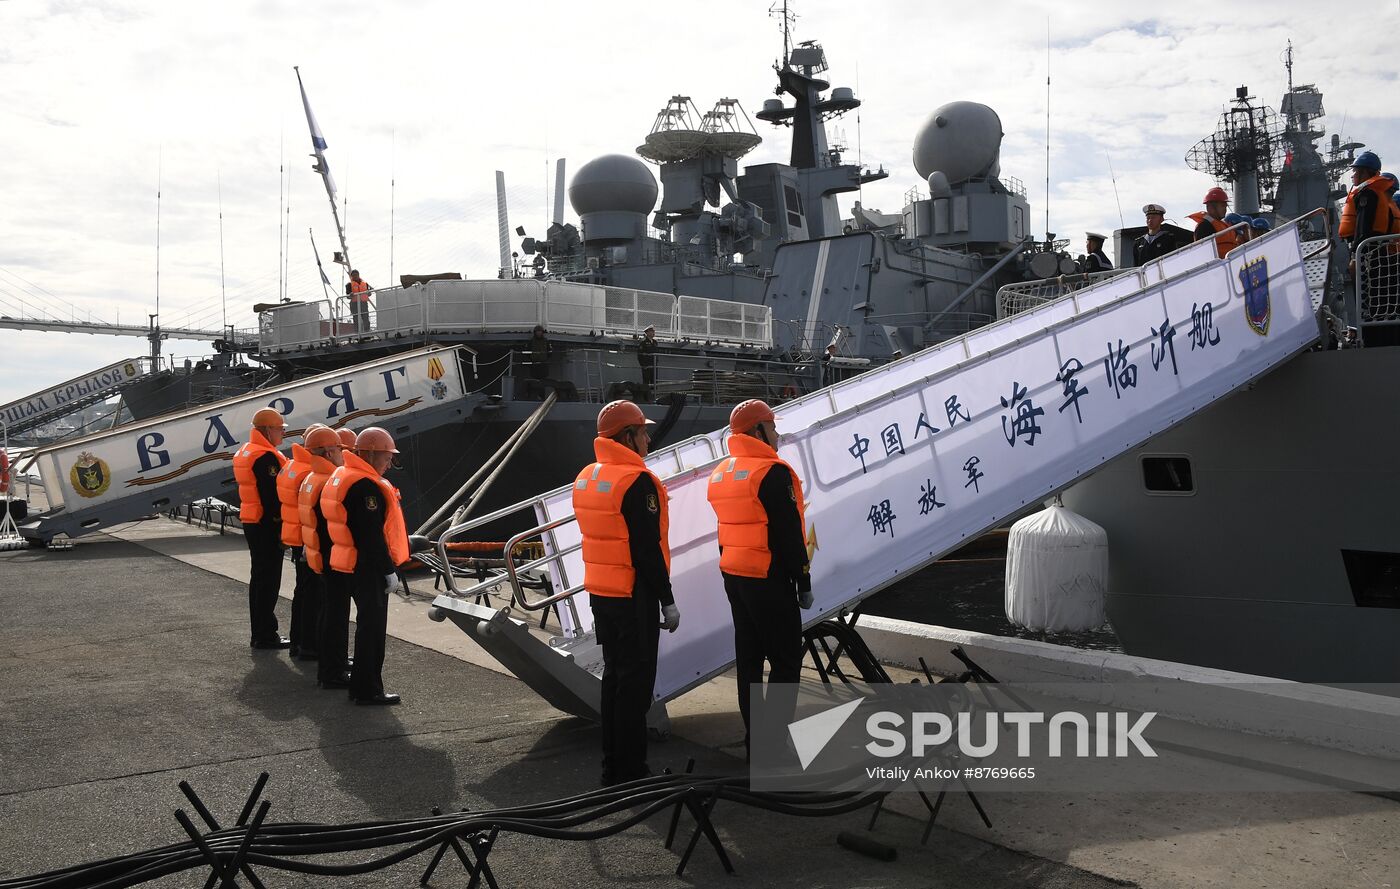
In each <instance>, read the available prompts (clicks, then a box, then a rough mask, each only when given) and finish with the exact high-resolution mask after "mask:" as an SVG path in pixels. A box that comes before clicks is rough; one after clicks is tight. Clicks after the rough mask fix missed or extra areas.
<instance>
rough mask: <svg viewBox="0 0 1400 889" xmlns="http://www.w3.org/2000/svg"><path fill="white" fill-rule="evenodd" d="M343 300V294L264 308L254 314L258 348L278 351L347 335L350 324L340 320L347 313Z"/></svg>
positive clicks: (329, 342)
mask: <svg viewBox="0 0 1400 889" xmlns="http://www.w3.org/2000/svg"><path fill="white" fill-rule="evenodd" d="M344 302H345V298H344V297H341V298H340V299H338V300H333V299H318V300H312V301H309V302H290V303H283V304H282V305H279V306H272V307H271V308H267V309H264V310H263V311H262V312H260V313H259V314H258V350H259V351H261V352H279V351H284V350H287V349H297V348H306V347H308V346H315V345H321V344H333V343H335V342H337V340H341V339H345V338H347V337H348V336H349V335H350V334H351V333H352V332H353V330H354V324H353V323H348V322H347V321H345V320H344V319H346V318H348V317H349V309H348V306H346V305H342V303H344ZM342 313H343V314H342Z"/></svg>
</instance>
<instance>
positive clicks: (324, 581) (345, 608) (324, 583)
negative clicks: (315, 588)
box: [316, 566, 350, 682]
mask: <svg viewBox="0 0 1400 889" xmlns="http://www.w3.org/2000/svg"><path fill="white" fill-rule="evenodd" d="M318 577H319V578H320V581H321V612H320V615H319V617H320V622H319V623H318V624H317V627H316V629H317V631H318V632H317V634H316V642H317V644H316V651H317V655H318V662H317V664H316V679H317V680H318V681H320V682H330V681H332V680H338V679H340V677H341V676H343V675H344V674H345V671H346V670H348V669H350V664H349V654H350V652H349V646H350V575H348V574H341V573H340V572H339V571H333V570H331V568H330V566H326V568H325V573H324V574H320V575H318Z"/></svg>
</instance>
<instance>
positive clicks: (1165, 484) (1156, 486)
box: [1142, 454, 1196, 495]
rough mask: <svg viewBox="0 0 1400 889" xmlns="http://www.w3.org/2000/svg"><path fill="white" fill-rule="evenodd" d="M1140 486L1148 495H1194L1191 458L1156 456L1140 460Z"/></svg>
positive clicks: (1174, 455)
mask: <svg viewBox="0 0 1400 889" xmlns="http://www.w3.org/2000/svg"><path fill="white" fill-rule="evenodd" d="M1142 486H1143V487H1144V488H1146V489H1147V493H1149V494H1177V495H1187V494H1194V493H1196V479H1195V476H1194V475H1193V474H1192V473H1191V458H1190V457H1187V456H1186V455H1184V454H1170V455H1168V454H1158V455H1153V456H1150V457H1143V458H1142Z"/></svg>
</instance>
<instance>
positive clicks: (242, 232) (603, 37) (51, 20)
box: [0, 0, 1400, 402]
mask: <svg viewBox="0 0 1400 889" xmlns="http://www.w3.org/2000/svg"><path fill="white" fill-rule="evenodd" d="M769 6H770V0H709V2H706V3H703V4H679V5H678V4H673V3H657V2H650V0H609V2H607V3H605V4H593V3H578V2H571V3H564V2H556V0H534V2H531V3H528V4H523V5H516V4H506V3H497V4H482V3H473V4H464V3H460V2H448V0H399V2H396V3H384V4H356V3H345V2H343V0H342V2H322V0H285V2H284V0H260V2H238V0H229V2H226V3H222V4H218V5H217V6H215V5H212V4H202V3H189V2H150V0H0V34H3V35H4V40H3V41H0V83H4V84H5V99H4V101H3V102H2V103H0V132H3V133H4V138H3V142H2V143H0V183H3V186H0V189H2V190H0V315H15V314H18V313H21V312H23V313H24V314H30V315H33V314H36V313H37V314H44V315H49V316H63V317H87V318H92V319H95V320H106V321H118V320H120V321H123V322H130V321H133V320H135V321H140V322H144V321H145V318H146V315H147V313H149V312H152V311H155V306H156V289H157V288H156V268H157V263H156V246H155V245H156V215H157V201H156V192H157V187H158V185H159V189H160V192H161V200H160V206H159V210H160V218H161V224H160V241H161V248H160V264H159V267H160V278H159V295H160V313H161V318H162V320H163V322H164V324H165V325H167V326H185V325H189V326H196V327H218V326H219V325H220V324H221V323H222V318H223V315H224V312H225V311H226V312H227V317H228V320H229V322H230V323H233V324H236V325H237V326H239V327H251V326H253V323H254V318H253V315H252V311H251V307H252V305H253V304H254V303H256V302H263V301H274V300H276V298H277V296H278V291H279V287H280V286H282V284H281V282H282V275H281V274H280V269H279V246H280V244H281V241H280V240H279V238H280V237H285V239H286V240H285V242H286V243H287V244H288V246H289V249H288V251H287V254H286V257H285V263H286V266H287V268H288V271H289V275H288V278H287V282H286V285H285V286H286V287H287V289H288V291H289V294H290V296H291V297H292V298H294V299H296V298H319V296H320V285H319V281H318V278H317V275H316V271H315V265H314V262H313V260H312V258H311V248H310V242H309V238H308V229H314V231H315V235H316V238H317V243H318V246H319V247H320V248H321V252H322V255H323V256H324V257H325V258H326V259H327V260H329V254H330V252H331V250H332V249H333V241H334V229H333V226H332V223H331V221H330V213H329V210H328V208H327V202H326V197H325V193H324V191H323V190H322V187H321V184H320V181H319V178H318V177H317V176H316V175H315V174H314V173H312V172H311V170H310V161H309V159H308V158H307V156H306V155H307V151H308V146H309V138H308V135H307V130H306V123H305V119H304V117H303V115H302V111H301V106H300V99H299V96H298V93H297V89H296V79H295V75H294V73H293V71H292V66H293V65H299V66H301V71H302V75H303V77H304V78H305V80H306V86H307V90H308V92H309V94H310V97H311V102H312V107H313V108H314V110H315V112H316V115H317V117H318V118H319V120H320V123H321V126H322V129H323V130H324V132H325V135H326V138H327V140H328V141H329V144H330V148H329V151H328V156H329V158H330V161H331V165H332V169H333V171H334V172H335V176H336V179H337V181H338V184H339V185H340V187H341V190H342V193H343V194H344V195H345V196H346V197H347V198H348V202H349V213H348V217H349V218H348V226H349V238H350V247H351V252H352V256H353V258H354V260H355V264H356V265H357V266H358V267H359V268H360V269H361V270H363V271H364V273H365V277H366V278H367V279H368V280H370V281H371V282H372V283H375V284H382V283H386V282H388V281H389V280H390V256H391V251H390V223H391V213H390V200H391V189H390V181H391V179H393V180H394V181H395V183H396V185H395V188H394V190H393V194H392V198H393V204H394V212H393V214H392V219H393V230H394V238H393V270H394V274H395V275H397V274H402V273H404V272H418V273H423V272H441V271H459V272H462V273H464V274H465V275H468V276H473V277H490V276H493V275H494V269H495V265H496V261H497V260H496V233H495V205H494V201H495V198H494V187H495V184H494V171H495V170H497V169H501V170H504V171H505V173H506V176H507V181H508V183H509V200H510V211H511V223H512V225H523V226H525V227H526V229H527V230H529V231H530V232H531V233H535V232H539V231H541V230H542V229H543V227H544V223H545V221H546V219H547V214H548V212H549V211H548V192H547V191H546V181H547V177H548V176H549V175H550V171H552V168H553V165H552V161H553V160H554V159H556V158H558V157H561V156H562V157H566V158H568V161H569V165H570V168H571V169H576V168H577V167H578V166H579V165H580V164H582V163H583V162H584V161H586V160H588V159H590V158H592V157H596V156H597V155H600V154H604V153H610V152H630V151H631V150H632V149H633V148H634V147H635V146H636V145H638V144H639V143H640V142H641V139H642V137H643V136H645V135H646V133H647V131H648V130H649V128H650V126H651V123H652V121H653V118H654V116H655V114H656V112H657V110H658V109H660V108H661V107H662V105H664V104H665V102H666V100H667V98H669V97H670V96H671V95H673V94H675V93H683V94H685V95H689V96H691V97H693V98H694V100H695V103H696V105H697V106H699V107H700V108H701V110H705V109H708V108H709V107H710V106H711V105H712V104H713V102H714V101H715V100H716V99H718V98H720V97H734V98H737V99H739V100H740V101H741V102H742V103H743V105H744V107H745V108H747V109H748V111H749V113H750V114H752V113H753V112H754V111H756V110H757V109H758V108H759V107H760V106H761V105H762V103H763V100H764V99H766V98H769V97H771V96H772V87H773V84H774V77H773V72H772V69H771V66H772V63H773V61H774V59H775V57H777V56H778V55H780V54H781V34H780V31H779V27H778V20H777V19H776V18H774V17H771V16H770V15H769V12H768V10H769ZM795 7H796V11H797V13H798V16H799V17H798V20H797V25H796V32H795V33H796V37H797V39H818V40H820V41H821V42H822V43H823V44H824V45H825V48H826V52H827V57H828V59H829V60H830V62H831V65H832V70H831V71H830V72H829V77H830V78H831V80H832V83H833V85H835V86H841V85H849V86H852V87H858V95H859V96H860V97H861V98H862V99H864V101H865V105H864V107H863V108H862V109H861V111H860V118H859V121H857V119H856V116H855V115H849V116H848V117H847V118H846V119H845V120H844V121H841V122H839V123H837V124H836V125H835V127H836V129H837V130H839V131H841V132H842V133H844V141H845V143H846V144H847V145H849V147H850V154H849V156H850V157H851V158H852V159H854V158H855V157H856V155H857V152H858V153H859V155H860V158H861V160H862V161H863V162H864V163H866V164H867V165H875V164H883V165H884V166H885V167H886V168H887V169H888V170H889V171H890V172H891V176H890V178H889V179H888V180H886V181H884V182H882V183H878V184H877V185H874V186H871V187H869V188H868V189H866V191H865V194H864V195H863V196H862V197H863V202H864V204H865V206H867V207H870V208H878V209H882V210H885V211H891V212H892V211H897V210H898V209H899V207H900V206H901V204H902V202H903V195H904V193H905V192H906V191H908V189H909V188H911V187H912V186H914V185H915V184H917V183H918V177H917V175H916V174H915V173H914V171H913V168H912V164H911V162H910V147H911V144H912V140H913V136H914V134H915V132H916V131H917V130H918V128H919V125H920V123H921V122H922V121H923V119H924V118H925V117H927V116H928V114H929V113H930V112H931V111H932V110H933V109H934V108H936V107H938V106H939V105H941V104H943V103H945V102H949V101H953V100H957V99H968V100H974V101H979V102H984V103H986V104H988V105H991V106H992V107H993V108H995V109H996V110H997V112H998V113H999V114H1000V116H1001V119H1002V123H1003V128H1004V129H1005V132H1006V138H1005V141H1004V144H1003V148H1002V171H1003V174H1004V175H1009V176H1015V177H1018V178H1019V179H1021V180H1022V181H1024V183H1025V184H1026V187H1027V190H1028V196H1029V198H1030V201H1031V204H1032V219H1033V221H1034V223H1035V230H1036V232H1037V235H1038V236H1039V235H1040V234H1041V230H1042V229H1043V228H1044V218H1045V216H1044V214H1045V207H1046V190H1045V155H1046V136H1045V125H1046V90H1045V76H1046V65H1047V51H1046V49H1047V47H1046V38H1047V26H1048V32H1049V66H1050V73H1051V76H1052V78H1053V87H1052V89H1053V91H1052V96H1051V112H1052V113H1051V134H1050V156H1051V160H1050V163H1051V170H1050V176H1051V182H1050V193H1049V207H1050V228H1051V230H1053V231H1055V232H1058V233H1060V235H1061V236H1065V235H1073V236H1074V238H1075V246H1076V248H1078V246H1079V241H1078V239H1079V238H1080V236H1081V235H1082V232H1083V231H1084V230H1085V229H1088V228H1094V229H1104V230H1111V229H1113V228H1116V227H1118V226H1119V205H1120V203H1121V208H1122V216H1123V218H1124V219H1126V220H1127V221H1128V223H1129V224H1134V223H1135V222H1136V221H1137V220H1138V219H1140V215H1139V213H1138V212H1137V210H1138V208H1140V207H1141V205H1142V204H1143V203H1145V202H1146V201H1149V200H1151V201H1156V202H1160V203H1163V204H1165V205H1166V206H1167V209H1168V213H1169V216H1171V217H1173V218H1177V219H1180V218H1181V217H1182V216H1184V214H1185V213H1187V212H1191V211H1192V210H1194V209H1196V208H1197V207H1198V206H1199V203H1198V202H1199V201H1200V196H1201V194H1202V193H1203V192H1204V190H1205V189H1206V188H1208V187H1209V186H1210V185H1211V184H1212V183H1211V182H1210V181H1209V179H1208V178H1207V177H1206V176H1204V175H1202V174H1200V173H1195V172H1192V171H1191V170H1189V169H1187V168H1186V166H1185V164H1184V163H1183V162H1182V157H1183V155H1184V154H1185V152H1186V150H1187V149H1189V148H1190V147H1191V146H1192V145H1193V144H1194V143H1195V142H1196V141H1197V140H1199V139H1200V138H1202V137H1203V136H1205V135H1207V134H1208V133H1210V132H1211V131H1212V130H1213V129H1214V127H1215V124H1216V119H1217V117H1218V115H1219V113H1220V111H1221V110H1222V107H1223V105H1224V104H1225V103H1226V102H1227V101H1228V100H1229V99H1230V98H1231V97H1232V96H1233V94H1234V89H1235V87H1237V86H1239V85H1241V84H1247V85H1248V86H1249V87H1250V91H1251V92H1252V93H1254V94H1255V95H1258V96H1259V97H1260V98H1261V99H1263V100H1265V101H1267V102H1268V103H1269V104H1271V105H1275V106H1276V105H1277V102H1278V99H1279V97H1280V96H1281V95H1282V93H1283V91H1284V89H1285V85H1286V82H1287V81H1286V75H1285V71H1284V68H1283V64H1282V61H1281V56H1282V53H1283V50H1284V47H1285V45H1286V43H1287V41H1288V40H1289V39H1290V38H1291V39H1292V41H1293V45H1294V48H1295V79H1296V80H1297V81H1298V82H1315V83H1317V84H1318V85H1319V86H1320V87H1321V88H1322V89H1323V91H1324V94H1325V102H1326V107H1327V110H1328V117H1327V118H1326V120H1325V123H1326V125H1327V129H1328V131H1329V132H1337V131H1340V132H1341V133H1342V134H1343V136H1344V137H1346V138H1351V139H1355V140H1357V141H1361V142H1365V143H1367V144H1368V145H1369V146H1370V147H1372V148H1374V149H1375V150H1377V151H1378V152H1379V153H1380V155H1381V157H1382V159H1386V158H1388V157H1390V156H1392V155H1395V154H1397V152H1400V117H1397V112H1396V110H1395V109H1396V102H1395V100H1396V97H1397V96H1400V91H1397V89H1396V87H1397V84H1396V78H1397V73H1396V68H1397V66H1396V64H1395V47H1396V45H1397V35H1400V28H1397V24H1400V2H1397V0H1377V2H1374V3H1372V2H1368V0H1356V2H1354V3H1352V4H1350V5H1349V6H1348V7H1347V9H1348V12H1347V19H1346V20H1345V21H1343V20H1342V19H1341V18H1340V17H1339V16H1336V15H1334V14H1332V13H1331V12H1330V11H1328V10H1325V9H1324V8H1322V7H1320V6H1319V5H1318V4H1316V3H1300V2H1292V0H1286V2H1254V0H1235V2H1227V3H1222V2H1218V0H1209V2H1200V0H1180V2H1175V3H1170V4H1163V3H1137V4H1122V3H1098V2H1074V0H1055V2H1005V0H994V2H989V3H980V4H955V3H944V2H933V0H868V2H864V3H852V2H849V0H844V2H837V0H795ZM215 10H217V11H215ZM756 123H758V122H756ZM758 126H759V133H760V134H761V135H762V136H764V138H765V142H764V143H763V145H761V146H760V147H759V148H758V149H756V150H755V151H754V152H753V154H751V155H750V156H749V160H750V161H751V162H753V163H763V162H767V161H773V160H783V159H785V158H786V155H787V141H786V138H785V137H786V131H782V130H774V129H773V128H771V127H769V126H767V125H765V124H761V123H758ZM834 135H836V134H834ZM1110 162H1111V164H1112V169H1113V171H1114V173H1115V174H1116V178H1117V196H1116V197H1115V193H1114V186H1113V183H1112V182H1110V181H1109V176H1108V171H1109V164H1110ZM284 165H285V168H286V170H287V171H288V172H287V174H286V176H285V177H284V176H283V175H282V173H281V172H280V168H282V167H283V166H284ZM284 182H285V183H286V184H285V185H283V183H284ZM220 185H221V186H222V217H223V219H222V223H223V238H222V264H221V258H220V200H221V199H220ZM284 192H289V197H284V196H283V194H284ZM284 201H286V203H287V204H288V205H289V207H286V208H283V202H284ZM279 208H283V209H281V210H279ZM847 208H848V207H847V205H843V210H846V209H847ZM570 218H571V219H572V218H573V217H572V214H570ZM279 225H280V226H283V227H285V231H284V232H283V234H282V235H280V236H279ZM335 283H336V285H337V286H339V283H340V282H339V280H338V279H337V280H336V281H335ZM225 293H226V299H225V298H224V297H223V294H225ZM145 346H146V344H145V342H144V341H143V340H139V339H127V338H113V337H94V336H85V335H73V334H54V333H29V332H26V333H17V332H10V331H0V370H3V373H0V402H4V401H8V400H10V399H12V398H17V397H20V396H22V395H25V394H28V393H29V392H31V391H34V390H35V389H38V388H41V387H43V386H46V385H49V384H52V383H55V382H58V381H60V380H62V379H64V378H67V377H70V376H74V375H77V374H80V373H82V372H85V371H87V370H90V369H93V368H95V367H97V366H99V365H101V364H104V363H106V362H108V361H112V360H116V359H119V358H123V357H127V356H130V355H137V354H141V353H142V352H143V351H144V349H145ZM203 351H205V347H203V346H201V344H199V343H195V342H171V343H169V344H167V353H168V354H174V355H177V356H185V355H198V354H201V353H202V352H203Z"/></svg>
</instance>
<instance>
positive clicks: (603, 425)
mask: <svg viewBox="0 0 1400 889" xmlns="http://www.w3.org/2000/svg"><path fill="white" fill-rule="evenodd" d="M655 425H656V423H655V421H652V420H648V419H647V417H646V414H644V413H642V409H641V408H639V407H637V405H636V404H634V403H633V402H630V401H627V400H625V399H624V400H620V401H610V402H608V403H607V404H605V405H603V409H602V410H600V411H598V437H599V438H612V437H613V436H614V435H617V434H618V433H619V432H621V431H622V430H624V429H626V428H627V427H629V426H655Z"/></svg>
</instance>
